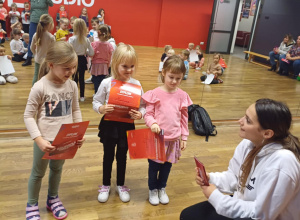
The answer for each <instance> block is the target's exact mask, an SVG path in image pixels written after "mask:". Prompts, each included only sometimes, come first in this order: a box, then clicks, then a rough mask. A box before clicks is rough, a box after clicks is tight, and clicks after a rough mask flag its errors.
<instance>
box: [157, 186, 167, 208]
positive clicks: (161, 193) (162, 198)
mask: <svg viewBox="0 0 300 220" xmlns="http://www.w3.org/2000/svg"><path fill="white" fill-rule="evenodd" d="M158 198H159V202H160V203H161V204H168V203H169V197H168V195H167V193H166V188H161V189H159V190H158Z"/></svg>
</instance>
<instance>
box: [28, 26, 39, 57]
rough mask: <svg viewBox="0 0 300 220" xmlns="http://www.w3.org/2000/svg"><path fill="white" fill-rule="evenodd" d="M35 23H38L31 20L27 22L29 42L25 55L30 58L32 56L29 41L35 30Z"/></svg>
mask: <svg viewBox="0 0 300 220" xmlns="http://www.w3.org/2000/svg"><path fill="white" fill-rule="evenodd" d="M37 25H38V24H37V23H33V22H30V24H29V44H28V55H27V57H30V58H31V57H32V51H31V49H30V46H31V41H32V38H33V35H34V34H35V32H36V29H37Z"/></svg>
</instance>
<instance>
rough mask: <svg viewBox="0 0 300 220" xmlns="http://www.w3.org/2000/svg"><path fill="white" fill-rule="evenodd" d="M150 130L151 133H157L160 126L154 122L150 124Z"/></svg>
mask: <svg viewBox="0 0 300 220" xmlns="http://www.w3.org/2000/svg"><path fill="white" fill-rule="evenodd" d="M151 131H152V132H153V133H157V134H159V132H160V127H159V126H158V124H156V123H154V124H152V125H151Z"/></svg>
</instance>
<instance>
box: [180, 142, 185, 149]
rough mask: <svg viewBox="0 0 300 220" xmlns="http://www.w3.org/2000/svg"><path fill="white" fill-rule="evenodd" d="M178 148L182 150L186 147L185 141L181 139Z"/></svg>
mask: <svg viewBox="0 0 300 220" xmlns="http://www.w3.org/2000/svg"><path fill="white" fill-rule="evenodd" d="M180 149H181V150H182V151H184V150H185V149H186V141H183V140H181V142H180Z"/></svg>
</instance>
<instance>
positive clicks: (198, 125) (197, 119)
mask: <svg viewBox="0 0 300 220" xmlns="http://www.w3.org/2000/svg"><path fill="white" fill-rule="evenodd" d="M188 114H189V120H191V121H192V125H193V130H194V132H195V133H196V134H197V135H201V136H206V138H205V141H208V137H209V136H216V135H217V133H218V132H217V129H216V126H215V125H213V124H212V122H211V120H210V117H209V115H208V113H207V111H206V110H205V109H204V108H202V107H201V106H199V105H190V106H189V107H188Z"/></svg>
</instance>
